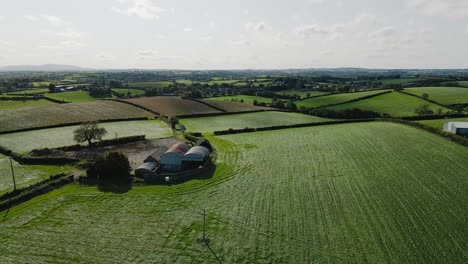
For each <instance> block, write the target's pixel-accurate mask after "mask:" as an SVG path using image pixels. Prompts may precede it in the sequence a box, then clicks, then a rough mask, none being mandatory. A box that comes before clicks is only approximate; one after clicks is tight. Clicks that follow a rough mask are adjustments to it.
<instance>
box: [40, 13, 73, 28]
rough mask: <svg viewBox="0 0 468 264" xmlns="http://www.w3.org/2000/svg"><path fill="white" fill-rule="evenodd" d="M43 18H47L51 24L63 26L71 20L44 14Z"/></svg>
mask: <svg viewBox="0 0 468 264" xmlns="http://www.w3.org/2000/svg"><path fill="white" fill-rule="evenodd" d="M42 18H43V19H45V20H46V21H47V22H49V23H50V24H51V25H53V26H56V27H63V26H68V25H70V23H69V22H66V21H64V20H63V19H61V18H60V17H57V16H42Z"/></svg>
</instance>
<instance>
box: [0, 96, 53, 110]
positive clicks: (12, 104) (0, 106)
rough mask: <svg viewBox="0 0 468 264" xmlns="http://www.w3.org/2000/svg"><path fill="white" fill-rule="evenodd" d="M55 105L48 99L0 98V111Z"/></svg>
mask: <svg viewBox="0 0 468 264" xmlns="http://www.w3.org/2000/svg"><path fill="white" fill-rule="evenodd" d="M50 105H55V103H52V102H50V101H47V100H44V99H40V100H27V101H16V100H7V101H6V100H1V101H0V111H1V110H12V109H20V108H28V107H39V106H50Z"/></svg>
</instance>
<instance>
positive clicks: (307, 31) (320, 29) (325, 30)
mask: <svg viewBox="0 0 468 264" xmlns="http://www.w3.org/2000/svg"><path fill="white" fill-rule="evenodd" d="M343 27H344V25H343V24H335V25H332V26H329V27H326V26H320V25H317V24H312V25H301V26H298V27H296V29H295V32H296V34H298V35H300V36H302V37H306V38H308V37H311V36H314V35H322V36H323V35H331V34H336V33H338V32H340V31H341V30H342V29H343Z"/></svg>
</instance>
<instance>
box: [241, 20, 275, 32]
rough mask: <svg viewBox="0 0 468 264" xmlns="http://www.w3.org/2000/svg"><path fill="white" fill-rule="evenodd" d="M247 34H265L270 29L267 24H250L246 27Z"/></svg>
mask: <svg viewBox="0 0 468 264" xmlns="http://www.w3.org/2000/svg"><path fill="white" fill-rule="evenodd" d="M244 28H245V31H247V32H264V31H266V30H268V29H269V27H268V26H267V25H266V24H265V22H249V23H247V24H245V25H244Z"/></svg>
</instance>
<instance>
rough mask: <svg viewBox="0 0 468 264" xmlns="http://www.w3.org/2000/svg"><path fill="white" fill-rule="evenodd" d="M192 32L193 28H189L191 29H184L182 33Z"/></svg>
mask: <svg viewBox="0 0 468 264" xmlns="http://www.w3.org/2000/svg"><path fill="white" fill-rule="evenodd" d="M192 31H193V28H191V27H186V28H184V32H187V33H189V32H192Z"/></svg>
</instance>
